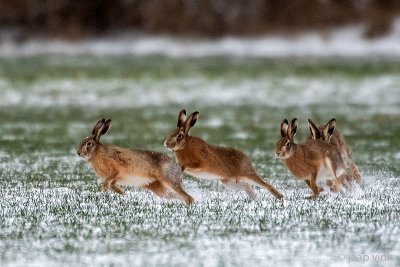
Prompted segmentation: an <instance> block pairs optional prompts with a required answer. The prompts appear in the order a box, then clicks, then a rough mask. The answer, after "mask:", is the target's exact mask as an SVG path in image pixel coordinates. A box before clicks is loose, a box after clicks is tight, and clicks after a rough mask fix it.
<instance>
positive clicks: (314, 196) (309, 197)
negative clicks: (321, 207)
mask: <svg viewBox="0 0 400 267" xmlns="http://www.w3.org/2000/svg"><path fill="white" fill-rule="evenodd" d="M317 197H318V195H311V196H307V197H306V199H308V200H310V199H316V198H317Z"/></svg>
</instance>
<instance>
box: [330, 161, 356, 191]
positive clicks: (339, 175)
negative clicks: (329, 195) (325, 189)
mask: <svg viewBox="0 0 400 267" xmlns="http://www.w3.org/2000/svg"><path fill="white" fill-rule="evenodd" d="M326 164H327V166H328V168H329V170H330V171H331V173H332V176H333V177H334V182H333V188H332V189H331V190H332V192H339V191H340V187H341V186H340V185H343V187H344V188H346V190H350V189H351V183H350V177H349V176H348V175H347V172H346V168H345V166H344V162H342V163H341V164H340V165H343V166H341V167H340V168H339V167H338V166H337V164H336V162H334V161H332V160H331V159H327V160H326Z"/></svg>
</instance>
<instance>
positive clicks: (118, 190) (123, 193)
mask: <svg viewBox="0 0 400 267" xmlns="http://www.w3.org/2000/svg"><path fill="white" fill-rule="evenodd" d="M116 182H117V180H113V181H112V182H111V184H110V185H111V189H112V190H114V191H115V192H116V193H118V194H120V195H121V196H123V195H125V191H124V190H122V189H121V188H119V187H118V186H117V185H116V184H115V183H116Z"/></svg>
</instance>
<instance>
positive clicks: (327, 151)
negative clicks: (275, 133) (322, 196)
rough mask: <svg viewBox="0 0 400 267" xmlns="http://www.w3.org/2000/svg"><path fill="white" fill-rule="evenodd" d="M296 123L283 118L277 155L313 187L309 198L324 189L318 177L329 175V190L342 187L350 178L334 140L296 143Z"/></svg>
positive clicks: (297, 176)
mask: <svg viewBox="0 0 400 267" xmlns="http://www.w3.org/2000/svg"><path fill="white" fill-rule="evenodd" d="M297 124H298V122H297V119H296V118H295V119H293V120H292V121H291V123H290V125H289V124H288V121H287V120H286V119H285V120H284V121H283V122H282V124H281V139H280V140H279V141H278V142H277V144H276V152H275V156H276V157H279V158H281V159H282V160H283V161H284V162H285V163H286V166H287V167H288V168H289V170H290V172H291V173H292V174H293V175H294V176H295V177H296V178H298V179H300V180H304V181H305V182H306V184H307V185H308V186H309V187H310V188H311V190H312V191H313V195H312V196H310V197H307V198H308V199H311V198H316V197H317V196H318V195H319V192H320V191H322V190H320V189H319V188H318V186H317V179H321V178H322V179H328V180H327V184H328V185H329V186H330V190H331V191H333V192H337V191H339V190H340V188H341V186H342V183H344V182H345V181H347V179H348V175H347V173H346V168H345V165H344V162H343V160H342V157H341V156H340V153H339V151H338V150H337V149H336V147H335V146H333V145H332V144H329V143H327V142H324V141H322V140H308V141H306V142H305V143H303V144H295V143H294V136H295V135H296V131H297ZM328 134H329V133H328ZM330 134H331V133H330ZM328 177H329V178H330V179H329V178H328Z"/></svg>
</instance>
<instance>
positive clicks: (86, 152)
mask: <svg viewBox="0 0 400 267" xmlns="http://www.w3.org/2000/svg"><path fill="white" fill-rule="evenodd" d="M110 126H111V120H107V121H106V120H105V119H102V120H99V122H98V123H97V124H96V125H95V126H94V128H93V131H92V135H91V136H89V137H87V138H85V139H83V141H82V142H81V143H80V144H79V148H78V150H77V151H76V153H77V154H78V156H79V157H81V158H83V159H86V160H89V159H91V158H92V157H93V155H94V154H95V152H96V150H97V148H98V146H99V145H100V137H101V136H103V135H105V134H106V133H107V131H108V129H110Z"/></svg>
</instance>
